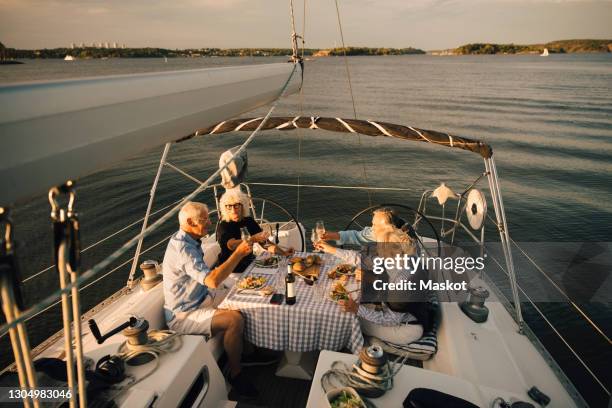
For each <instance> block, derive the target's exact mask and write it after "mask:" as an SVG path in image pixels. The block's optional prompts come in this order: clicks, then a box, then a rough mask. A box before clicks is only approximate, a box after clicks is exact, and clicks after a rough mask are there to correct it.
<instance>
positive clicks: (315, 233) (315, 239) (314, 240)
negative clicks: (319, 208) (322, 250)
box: [310, 229, 319, 252]
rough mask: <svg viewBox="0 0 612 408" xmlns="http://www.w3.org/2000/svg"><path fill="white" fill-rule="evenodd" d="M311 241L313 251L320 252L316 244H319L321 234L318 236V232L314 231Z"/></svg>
mask: <svg viewBox="0 0 612 408" xmlns="http://www.w3.org/2000/svg"><path fill="white" fill-rule="evenodd" d="M310 240H311V241H312V246H313V250H312V252H319V250H318V249H317V248H315V247H314V246H315V244H316V243H317V242H319V234H317V230H316V229H313V230H312V234H310Z"/></svg>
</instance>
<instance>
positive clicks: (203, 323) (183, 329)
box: [168, 288, 228, 338]
mask: <svg viewBox="0 0 612 408" xmlns="http://www.w3.org/2000/svg"><path fill="white" fill-rule="evenodd" d="M227 292H228V289H224V288H223V289H221V288H220V289H216V290H211V291H210V292H209V293H208V296H206V299H204V301H203V302H202V304H201V305H200V306H199V307H198V308H197V309H195V310H190V311H188V312H179V313H176V314H175V315H174V319H172V320H171V321H170V322H169V323H168V328H169V329H170V330H174V331H175V332H177V333H181V334H203V335H204V336H206V337H207V338H210V337H212V331H211V323H212V318H213V315H214V314H215V312H216V311H217V306H219V304H220V303H221V302H222V301H223V299H224V298H225V296H226V295H227Z"/></svg>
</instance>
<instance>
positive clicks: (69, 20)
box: [0, 0, 612, 50]
mask: <svg viewBox="0 0 612 408" xmlns="http://www.w3.org/2000/svg"><path fill="white" fill-rule="evenodd" d="M306 2H307V3H306V7H307V8H306V46H307V47H313V48H325V47H331V46H333V45H334V44H335V43H337V44H339V43H340V41H339V34H338V24H337V20H336V9H335V5H334V0H306ZM303 4H304V3H303V0H294V6H295V13H296V24H297V28H298V31H299V32H301V31H302V21H303ZM339 4H340V12H341V16H342V24H343V28H344V35H345V39H346V43H347V45H355V46H372V47H376V46H387V47H408V46H413V47H417V48H422V49H427V50H430V49H441V48H451V47H456V46H458V45H461V44H465V43H469V42H499V43H510V42H514V43H540V42H547V41H551V40H558V39H573V38H612V0H339ZM289 32H290V24H289V0H174V1H172V0H106V1H102V0H80V1H79V0H0V41H1V42H3V43H4V44H5V45H7V46H9V47H15V48H42V47H47V48H52V47H60V46H68V45H69V44H70V43H72V42H74V43H77V44H80V43H81V42H84V43H86V44H90V43H92V42H102V41H103V42H106V41H108V42H115V41H116V42H118V43H119V44H123V43H125V44H126V45H127V46H133V47H141V46H156V47H166V48H200V47H221V48H230V47H288V46H289V45H290V43H289Z"/></svg>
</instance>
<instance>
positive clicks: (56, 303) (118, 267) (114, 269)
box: [0, 234, 172, 339]
mask: <svg viewBox="0 0 612 408" xmlns="http://www.w3.org/2000/svg"><path fill="white" fill-rule="evenodd" d="M171 236H172V234H170V235H168V236H167V237H165V238H164V239H162V240H161V241H158V242H156V243H155V244H153V245H151V246H150V247H149V248H147V249H145V250H144V251H142V252H140V254H141V255H142V254H146V253H147V252H149V251H150V250H152V249H153V248H156V247H158V246H159V245H161V244H162V243H164V241H166V240H168V239H169V238H170V237H171ZM133 260H134V257H132V258H130V259H128V260H127V261H125V262H123V263H122V264H121V265H119V266H117V267H115V268H113V269H111V270H110V271H108V272H107V273H105V274H104V275H102V276H100V277H98V278H97V279H95V280H93V281H91V282H89V283H88V284H87V285H84V286H82V287H79V292H80V291H82V290H85V289H87V288H88V287H90V286H92V285H93V284H95V283H97V282H99V281H101V280H102V279H104V278H106V277H107V276H108V275H110V274H111V273H113V272H116V271H118V270H119V269H121V268H123V267H124V266H125V265H127V264H128V263H130V262H132V261H133ZM60 303H61V300H58V301H57V302H55V303H53V304H52V305H49V306H47V307H46V308H44V309H42V310H40V311H39V312H38V313H36V314H34V315H32V316H30V317H28V318H27V319H25V321H26V322H27V321H29V320H31V319H33V318H35V317H36V316H39V315H40V314H42V313H44V312H46V311H47V310H49V309H51V308H52V307H55V306H57V305H59V304H60ZM6 334H7V333H3V334H0V339H1V338H2V337H4V336H6Z"/></svg>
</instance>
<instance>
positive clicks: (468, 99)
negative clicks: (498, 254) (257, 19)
mask: <svg viewBox="0 0 612 408" xmlns="http://www.w3.org/2000/svg"><path fill="white" fill-rule="evenodd" d="M283 60H284V59H282V58H281V59H274V58H259V59H257V58H201V59H175V60H169V61H168V63H164V62H163V60H160V59H133V60H129V59H109V60H104V61H102V60H97V61H76V62H73V63H68V62H64V61H26V64H25V65H18V66H2V67H0V83H12V82H17V81H29V80H45V79H58V78H72V77H79V76H92V75H108V74H123V73H135V72H151V71H164V70H171V69H192V68H199V67H209V66H222V65H236V64H251V63H269V62H277V61H283ZM349 64H350V68H351V76H352V81H353V90H354V93H355V104H356V110H357V114H358V116H359V117H360V118H363V119H375V120H379V121H386V122H391V123H398V124H405V125H411V126H416V127H420V128H425V129H436V130H442V131H446V132H449V133H451V134H456V135H461V136H466V137H471V138H476V139H481V140H484V141H486V142H488V143H490V144H491V145H492V146H493V149H494V152H495V158H496V163H497V166H498V171H499V176H500V178H501V186H502V193H503V196H504V201H505V207H506V213H507V217H508V220H509V228H510V233H511V235H512V237H513V238H514V239H515V240H516V241H519V242H520V241H541V242H585V241H586V242H597V241H599V242H609V241H612V239H611V237H612V194H611V190H612V187H611V186H612V160H611V157H612V55H609V54H608V55H552V56H550V57H549V58H540V57H538V56H465V57H431V56H399V57H351V58H350V59H349ZM300 111H302V112H304V115H307V116H313V115H314V116H338V117H346V118H351V117H352V116H353V111H352V105H351V100H350V95H349V92H348V84H347V81H346V72H345V66H344V63H343V60H342V59H340V58H323V59H317V60H314V61H307V63H306V72H305V84H304V92H303V99H300V98H299V96H297V95H294V96H290V97H288V98H287V99H286V100H285V101H284V102H282V103H281V104H280V106H279V108H278V109H277V111H276V112H275V114H276V115H290V116H294V115H297V114H299V112H300ZM261 112H263V110H262V111H260V112H254V113H253V114H252V115H253V116H255V115H258V114H259V113H261ZM245 137H246V135H245V134H228V135H222V136H214V137H208V138H200V139H196V140H191V141H188V142H185V143H181V144H179V145H177V146H175V147H173V148H172V150H171V154H170V158H169V160H170V161H171V162H172V163H175V164H178V165H179V166H180V167H182V168H184V169H185V170H187V171H189V172H190V173H191V174H193V175H194V176H196V177H198V178H200V179H205V178H206V177H207V176H208V175H210V174H211V173H212V172H213V171H214V170H215V169H216V164H217V161H218V156H219V154H220V153H221V152H223V151H224V150H225V149H227V148H229V147H232V146H235V145H238V144H240V143H241V141H243V140H244V138H245ZM300 140H301V149H298V144H299V143H300ZM299 150H301V160H298V151H299ZM160 155H161V148H155V149H153V150H149V151H147V152H146V153H143V154H142V155H140V156H139V157H135V158H133V159H132V160H129V161H127V162H124V163H119V164H117V165H116V166H114V167H113V168H111V169H108V170H104V171H101V172H99V173H97V174H94V175H92V176H89V177H86V178H84V179H82V180H80V181H79V199H78V203H77V206H78V209H79V212H80V217H81V222H82V238H83V247H87V246H88V245H90V244H92V243H94V242H97V241H98V240H100V239H102V238H104V237H106V236H108V235H109V234H111V233H112V232H114V231H117V230H118V229H120V228H121V227H123V226H125V225H128V224H130V223H132V222H135V221H137V220H138V219H140V218H141V217H142V216H143V215H144V211H145V208H146V203H147V198H148V193H149V189H150V187H151V183H152V180H153V176H154V174H155V171H156V169H157V163H158V160H159V157H160ZM249 161H250V165H251V167H250V169H249V181H251V182H274V183H296V182H297V181H298V179H299V181H300V183H303V184H339V185H355V186H362V185H364V179H363V168H364V167H365V173H366V177H367V184H368V185H374V186H387V187H402V188H407V189H408V191H403V192H393V193H389V192H387V193H383V192H380V191H376V192H373V193H372V197H371V200H372V201H373V202H374V203H380V202H396V203H402V204H406V205H410V206H413V207H416V206H417V205H418V201H419V198H420V195H421V193H422V192H423V191H424V190H425V189H431V188H435V187H436V186H437V185H438V184H439V183H440V182H441V181H444V182H446V183H447V185H449V186H451V187H452V188H453V189H455V191H462V190H463V189H464V188H465V187H467V185H469V184H470V183H471V182H472V181H473V180H474V179H475V178H476V177H477V176H478V175H479V174H480V173H481V172H482V171H483V163H482V160H481V159H480V158H479V156H477V155H475V154H472V153H468V152H465V151H459V150H454V149H444V148H435V147H431V146H425V145H423V144H417V143H407V142H400V141H397V140H388V139H383V138H370V137H367V136H362V137H361V141H359V140H358V138H357V137H356V136H353V135H347V134H331V133H326V132H323V131H316V132H315V131H306V130H303V131H292V132H284V133H280V132H269V133H264V134H261V135H260V136H258V137H257V138H256V140H255V141H254V142H253V144H252V145H251V147H250V148H249ZM193 187H194V184H193V183H192V182H190V181H188V180H186V179H184V178H183V177H182V176H179V175H178V174H177V173H173V172H172V171H171V170H167V171H166V172H165V173H164V174H163V176H162V179H161V182H160V187H159V189H158V193H157V194H158V195H157V199H156V204H155V207H154V209H159V208H162V207H164V206H166V205H168V204H169V203H171V202H173V201H175V200H177V199H178V198H180V197H181V196H182V195H184V194H186V193H188V192H189V191H190V189H192V188H193ZM482 187H483V189H484V190H485V191H486V190H488V188H486V186H485V185H483V186H482ZM253 193H254V195H255V196H262V197H267V198H271V199H274V200H276V201H278V202H280V203H281V204H283V205H284V206H286V208H287V209H288V210H290V211H292V212H294V213H299V218H300V220H301V221H303V222H304V223H305V224H306V225H309V226H311V225H312V224H313V222H314V220H316V219H324V220H325V221H326V223H327V226H328V228H330V229H331V228H342V227H343V226H345V225H346V223H347V222H348V221H349V220H350V218H351V216H352V215H353V214H354V213H355V212H357V211H358V210H360V209H362V208H364V207H366V206H367V205H368V203H369V200H368V195H367V194H366V193H365V192H364V191H358V190H355V191H353V190H342V191H335V190H325V191H321V190H315V189H312V188H306V187H304V188H302V189H300V193H299V195H300V203H299V209H298V205H297V197H298V192H297V189H295V188H287V187H265V186H253ZM200 199H201V200H203V201H207V202H209V203H212V197H211V195H210V194H209V193H203V194H202V196H201V197H200ZM14 212H15V216H14V218H15V221H16V235H17V238H18V239H19V240H20V241H21V243H22V248H21V250H20V260H21V266H22V269H23V271H22V272H23V276H24V277H27V276H31V275H33V274H34V273H36V272H38V271H40V270H41V269H44V268H46V267H47V266H49V265H51V264H52V263H53V262H52V253H51V239H52V237H51V227H50V223H49V218H48V217H49V216H48V213H49V206H48V203H47V201H46V197H45V196H44V195H41V196H40V197H38V198H36V199H35V200H33V201H31V202H28V203H25V204H22V205H20V206H18V207H17V208H15V209H14ZM175 228H176V226H175V225H172V224H170V225H167V226H166V227H164V228H162V230H161V231H159V233H156V234H155V235H154V236H152V237H151V238H148V239H147V240H146V242H145V248H147V247H149V246H150V245H152V244H154V243H156V242H158V241H160V240H161V239H162V238H164V237H166V236H167V235H169V234H170V233H172V231H173V230H174V229H175ZM138 230H139V225H138V224H136V225H135V226H134V227H132V228H129V229H127V230H126V231H125V232H123V233H120V234H118V235H117V236H114V237H113V238H111V239H109V240H107V241H105V242H103V243H102V244H100V245H98V246H96V247H95V248H93V249H91V250H88V251H86V252H85V253H84V255H83V258H84V259H83V261H84V263H85V266H89V265H92V264H94V263H95V262H97V261H99V260H101V259H102V258H103V257H104V255H106V254H108V253H110V252H111V251H112V250H113V249H116V248H117V247H118V246H119V245H120V244H121V243H122V242H125V241H126V240H127V239H128V238H130V237H131V236H133V235H134V234H135V233H136V231H138ZM491 236H493V235H491ZM163 249H164V246H163V245H160V246H158V247H156V248H154V249H152V250H151V251H150V252H148V253H147V254H146V255H145V258H153V259H158V260H161V258H162V256H163ZM130 256H131V255H129V256H125V257H124V260H127V259H128V258H129V257H130ZM119 264H120V262H117V263H116V265H119ZM128 271H129V265H128V266H126V267H122V268H120V269H118V270H117V271H116V272H114V273H113V274H111V275H110V276H108V277H107V278H105V279H104V280H102V281H101V282H100V283H99V284H96V285H94V286H93V287H92V288H89V289H85V290H84V292H83V297H84V303H85V305H84V309H86V308H89V307H91V306H93V305H95V304H96V303H97V302H99V301H100V300H101V299H102V298H104V297H105V296H108V295H110V294H111V293H113V292H114V291H116V290H117V289H118V288H120V287H121V286H123V285H124V284H125V280H126V279H127V274H128ZM550 272H551V274H553V275H554V272H555V271H550ZM55 275H56V273H55V272H54V271H53V270H52V271H49V272H48V273H46V274H43V275H41V276H40V277H36V278H34V279H32V280H30V281H28V282H27V283H26V284H25V294H26V298H27V301H28V303H32V302H34V301H36V299H39V298H40V297H42V296H44V295H46V294H48V293H50V291H51V290H52V289H53V288H55V287H57V278H56V276H55ZM581 306H583V307H584V309H585V311H587V313H588V314H589V315H590V316H591V318H592V319H593V321H594V322H595V323H596V324H597V325H598V326H599V327H601V328H602V329H603V330H604V331H605V332H606V333H607V335H608V336H610V335H611V331H612V330H610V329H611V328H612V321H611V320H612V319H611V317H610V316H611V314H610V304H609V303H585V304H583V305H581ZM540 307H541V308H542V309H543V310H545V311H546V312H547V314H548V315H549V318H550V319H551V320H552V321H554V322H555V323H556V324H557V325H558V326H559V330H560V332H561V333H562V334H563V335H564V336H566V338H567V340H568V342H569V343H570V344H571V345H572V346H573V347H575V348H577V349H578V351H579V353H580V354H581V357H582V358H583V359H584V360H585V361H586V362H587V363H588V364H589V365H590V366H591V367H592V369H593V370H594V371H595V373H596V374H597V375H598V376H599V377H600V378H601V379H602V380H603V381H604V382H608V383H609V379H610V378H611V376H610V368H609V363H610V362H611V361H612V356H611V354H610V348H609V344H608V343H607V342H606V341H605V340H602V337H601V336H598V335H596V334H594V332H593V330H592V329H591V328H589V327H588V326H587V325H585V324H583V322H582V321H581V320H580V319H578V318H577V317H576V314H575V313H574V312H573V311H572V310H571V308H570V307H568V306H567V305H565V304H561V303H554V304H540ZM58 313H59V309H58V308H57V307H56V308H54V309H52V310H50V311H49V313H48V314H47V315H46V317H43V318H38V319H35V320H34V321H33V322H32V324H31V325H30V331H31V333H32V338H33V343H34V344H37V343H38V342H40V341H41V340H42V339H44V338H45V337H46V336H48V335H49V334H50V333H52V332H54V331H56V330H58V329H59V328H60V319H59V318H58V316H59V314H58ZM526 318H527V320H528V322H529V323H530V325H531V326H533V327H534V329H535V331H536V333H537V334H538V337H539V338H540V340H541V341H542V342H543V343H544V344H545V345H546V346H547V348H548V349H549V350H551V351H552V353H553V356H554V357H555V359H556V360H557V362H558V363H559V364H560V365H561V366H562V367H563V368H564V370H566V372H568V373H569V375H570V377H571V378H572V380H573V381H574V383H576V384H578V385H579V387H580V389H581V391H582V392H583V394H589V397H588V398H589V402H590V403H591V404H593V405H594V406H595V405H599V404H600V403H604V402H605V403H607V399H606V398H605V397H603V396H601V389H598V386H595V385H593V384H592V382H591V381H590V380H589V377H588V376H587V374H586V373H585V371H584V369H582V368H581V367H580V366H579V365H578V364H577V363H576V361H575V359H573V358H572V357H571V356H570V353H569V352H568V350H567V349H566V348H565V346H563V345H562V344H561V343H560V341H559V340H558V338H557V337H556V336H555V334H554V333H552V332H551V330H550V329H549V328H548V327H547V326H546V324H544V323H543V321H542V320H541V319H539V318H538V317H537V315H536V314H535V313H534V312H533V309H532V308H530V307H526ZM1 341H2V343H1V345H2V349H3V350H7V347H8V345H7V342H6V339H3V340H1ZM3 354H4V353H3ZM2 359H3V361H2V362H3V363H4V362H7V361H8V358H7V357H6V355H5V356H3V357H2ZM597 393H599V394H600V396H597V395H596V394H597ZM591 394H592V395H591Z"/></svg>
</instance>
